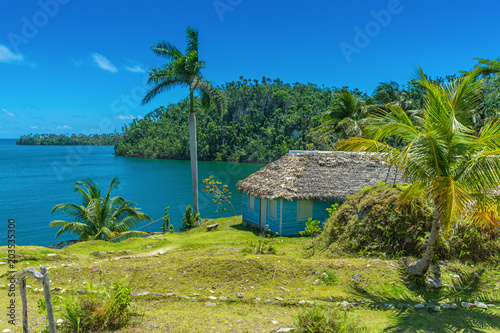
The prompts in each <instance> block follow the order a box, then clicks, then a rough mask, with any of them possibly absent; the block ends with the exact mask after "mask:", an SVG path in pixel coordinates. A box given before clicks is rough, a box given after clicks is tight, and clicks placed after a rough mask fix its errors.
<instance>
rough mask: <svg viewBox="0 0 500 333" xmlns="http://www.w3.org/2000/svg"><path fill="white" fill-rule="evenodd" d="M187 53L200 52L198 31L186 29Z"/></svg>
mask: <svg viewBox="0 0 500 333" xmlns="http://www.w3.org/2000/svg"><path fill="white" fill-rule="evenodd" d="M186 44H187V46H186V53H190V52H193V51H196V52H198V29H194V28H191V27H186Z"/></svg>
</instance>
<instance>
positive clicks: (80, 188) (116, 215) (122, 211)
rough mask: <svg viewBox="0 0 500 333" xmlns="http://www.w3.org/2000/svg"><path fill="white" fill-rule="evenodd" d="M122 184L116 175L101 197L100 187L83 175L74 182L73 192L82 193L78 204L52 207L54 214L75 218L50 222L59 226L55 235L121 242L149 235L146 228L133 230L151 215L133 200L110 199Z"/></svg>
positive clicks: (52, 225) (54, 225)
mask: <svg viewBox="0 0 500 333" xmlns="http://www.w3.org/2000/svg"><path fill="white" fill-rule="evenodd" d="M120 184H121V183H120V182H119V181H118V178H116V177H115V178H113V179H112V180H111V184H110V185H109V188H108V191H107V193H106V195H105V197H101V189H100V187H99V185H98V184H96V183H95V182H94V181H93V180H92V179H90V178H82V179H81V180H78V181H77V182H75V184H74V189H75V190H74V191H75V192H77V193H78V194H80V195H81V197H82V203H81V205H78V204H75V203H71V202H70V203H66V204H59V205H56V206H54V208H52V213H56V212H62V213H64V214H66V215H67V216H68V217H69V218H70V219H71V220H73V221H71V222H67V221H62V220H54V221H52V222H50V228H54V227H60V229H59V231H58V232H57V234H56V237H57V236H60V235H62V234H65V233H72V234H74V235H76V236H78V239H79V240H84V241H85V240H105V241H119V240H123V239H126V238H129V237H143V236H146V235H149V233H147V232H144V231H131V230H130V229H131V228H132V227H133V226H134V225H136V224H138V223H140V222H142V221H145V220H151V217H149V216H148V215H146V214H144V213H143V212H142V211H141V209H140V208H137V207H135V203H134V202H130V201H127V200H125V199H124V198H122V197H119V196H118V197H113V198H111V196H110V194H111V191H112V190H113V189H117V188H118V187H119V186H120Z"/></svg>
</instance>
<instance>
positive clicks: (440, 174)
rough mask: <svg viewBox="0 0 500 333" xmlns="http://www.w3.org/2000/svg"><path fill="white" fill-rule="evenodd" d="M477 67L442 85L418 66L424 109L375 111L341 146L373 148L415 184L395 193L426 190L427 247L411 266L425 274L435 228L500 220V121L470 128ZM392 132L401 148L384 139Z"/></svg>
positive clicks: (408, 196)
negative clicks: (429, 212)
mask: <svg viewBox="0 0 500 333" xmlns="http://www.w3.org/2000/svg"><path fill="white" fill-rule="evenodd" d="M478 74H479V73H478V72H477V71H476V72H472V73H469V74H468V75H466V76H464V77H462V78H459V79H456V80H454V81H452V82H450V83H448V84H447V85H444V86H442V85H440V84H437V83H435V82H429V81H428V80H427V79H426V77H425V75H424V74H423V72H422V70H421V69H419V70H418V73H417V75H418V81H417V83H418V84H419V85H421V86H422V87H424V88H425V91H426V95H425V99H424V100H425V102H424V108H423V110H422V112H421V114H420V115H417V116H415V121H411V120H410V118H409V116H408V115H407V113H405V111H404V110H403V109H402V108H401V107H400V106H399V105H395V104H388V105H386V108H385V109H379V110H378V113H377V114H374V115H372V116H371V117H370V118H369V120H368V121H367V123H366V124H365V127H364V129H365V137H364V138H351V139H347V140H344V141H343V142H340V143H339V144H338V148H339V149H342V150H348V151H364V152H370V153H378V154H379V155H380V156H381V157H382V158H383V159H384V160H385V161H387V162H388V163H389V164H390V165H392V166H398V167H399V170H400V172H401V173H402V176H403V177H404V178H405V179H406V180H408V181H410V182H411V183H412V184H411V186H409V187H408V189H406V190H405V191H404V192H403V193H402V194H401V197H400V198H399V202H400V203H403V202H408V201H411V200H412V199H413V198H415V197H417V196H420V195H426V196H427V197H428V198H429V199H430V200H431V202H432V203H433V205H434V211H435V213H434V218H433V223H432V227H431V232H430V235H429V239H428V243H427V247H426V250H425V253H424V255H423V257H422V259H421V260H420V261H418V262H417V263H416V264H415V265H411V266H409V267H408V273H409V274H410V275H413V276H422V275H424V274H425V273H426V271H427V270H428V268H429V265H430V262H431V260H432V258H433V255H434V251H435V247H436V242H437V240H438V238H439V234H440V232H444V235H445V237H446V236H448V235H449V234H450V231H451V230H452V227H453V226H454V225H455V224H456V223H457V221H459V219H460V218H465V217H467V218H470V219H472V220H473V221H475V222H476V223H479V224H482V223H498V211H499V208H500V197H499V196H498V195H495V194H493V193H495V190H497V188H498V186H499V183H500V159H499V158H498V155H500V121H498V120H497V121H491V122H489V123H487V124H486V125H485V126H484V127H483V129H482V130H481V132H479V133H476V132H475V131H473V130H472V129H471V127H472V119H471V114H472V113H471V111H472V110H474V109H475V108H476V107H477V105H479V103H480V102H481V86H482V84H483V82H482V81H481V80H477V75H478ZM391 136H396V137H397V138H398V140H399V142H401V143H402V148H401V150H399V149H397V148H395V147H392V146H391V145H389V144H387V143H385V139H386V138H388V137H391Z"/></svg>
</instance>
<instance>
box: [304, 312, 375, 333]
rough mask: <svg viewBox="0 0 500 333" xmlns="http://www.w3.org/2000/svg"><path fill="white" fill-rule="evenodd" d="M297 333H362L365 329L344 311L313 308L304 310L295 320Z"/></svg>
mask: <svg viewBox="0 0 500 333" xmlns="http://www.w3.org/2000/svg"><path fill="white" fill-rule="evenodd" d="M296 326H297V332H298V333H324V332H332V333H337V332H339V333H340V332H342V333H362V332H368V330H367V328H366V327H365V326H363V325H362V324H360V323H359V321H357V320H355V319H354V318H353V317H351V316H350V315H349V314H348V313H347V312H346V311H344V310H340V309H337V308H327V307H322V306H315V307H312V308H305V309H304V310H303V311H302V312H301V313H299V314H298V316H297V319H296Z"/></svg>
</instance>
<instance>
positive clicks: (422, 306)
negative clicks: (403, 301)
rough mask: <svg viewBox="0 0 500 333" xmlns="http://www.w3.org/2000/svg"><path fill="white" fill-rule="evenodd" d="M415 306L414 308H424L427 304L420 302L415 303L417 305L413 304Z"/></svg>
mask: <svg viewBox="0 0 500 333" xmlns="http://www.w3.org/2000/svg"><path fill="white" fill-rule="evenodd" d="M413 308H414V309H424V308H425V304H422V303H420V304H415V305H414V306H413Z"/></svg>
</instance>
